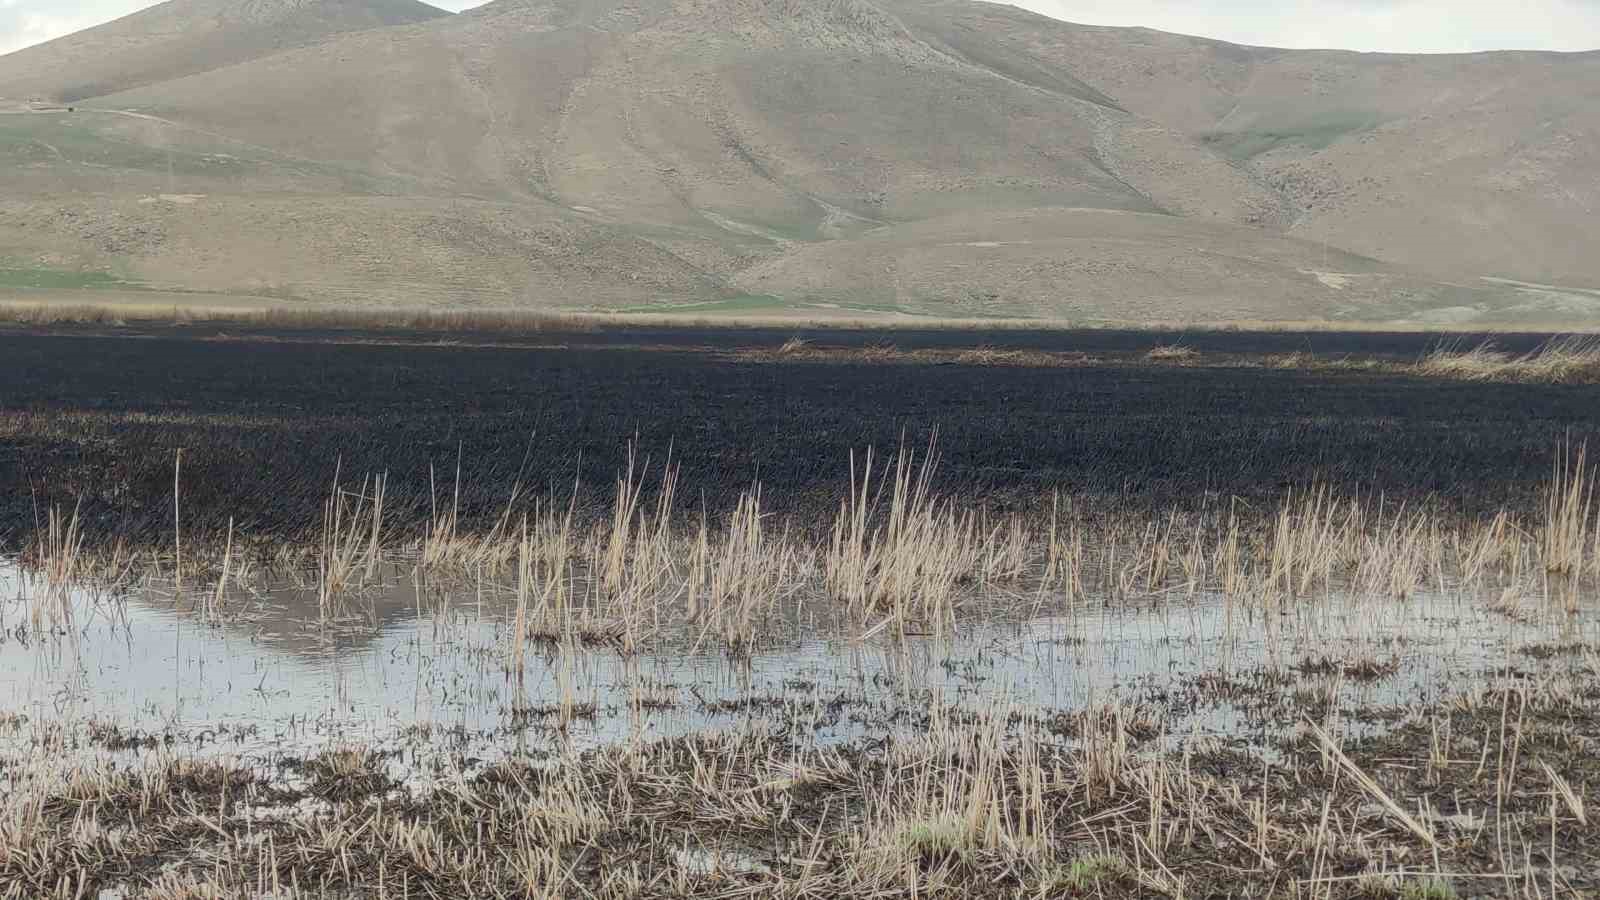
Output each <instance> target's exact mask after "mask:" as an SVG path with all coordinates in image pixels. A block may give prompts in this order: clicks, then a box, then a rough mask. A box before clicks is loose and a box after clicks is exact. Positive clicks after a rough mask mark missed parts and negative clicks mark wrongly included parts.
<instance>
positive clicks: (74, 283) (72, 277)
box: [0, 265, 139, 290]
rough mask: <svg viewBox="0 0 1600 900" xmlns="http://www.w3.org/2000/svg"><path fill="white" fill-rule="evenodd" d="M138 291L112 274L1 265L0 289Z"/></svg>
mask: <svg viewBox="0 0 1600 900" xmlns="http://www.w3.org/2000/svg"><path fill="white" fill-rule="evenodd" d="M113 287H114V288H121V289H123V290H137V289H138V288H139V285H137V284H130V283H128V282H126V281H123V280H122V279H120V278H118V277H117V276H115V275H112V274H111V273H110V272H80V271H72V270H69V269H41V268H8V267H6V266H3V265H0V288H46V289H57V290H61V289H65V290H83V289H85V288H113Z"/></svg>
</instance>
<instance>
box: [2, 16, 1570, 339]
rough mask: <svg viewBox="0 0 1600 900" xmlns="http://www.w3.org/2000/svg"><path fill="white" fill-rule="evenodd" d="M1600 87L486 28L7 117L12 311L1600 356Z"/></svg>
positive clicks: (503, 24)
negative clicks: (108, 297)
mask: <svg viewBox="0 0 1600 900" xmlns="http://www.w3.org/2000/svg"><path fill="white" fill-rule="evenodd" d="M211 2H217V0H211ZM285 3H288V0H278V3H277V5H275V6H274V7H272V10H275V11H276V12H274V13H273V14H275V15H276V14H282V13H283V11H284V10H285V9H288V8H291V7H292V8H299V7H309V6H325V7H327V8H330V9H331V8H333V7H334V6H341V7H353V6H354V4H355V3H356V0H342V3H335V2H334V0H325V2H324V3H323V4H312V3H311V2H310V0H299V2H298V3H294V4H290V5H289V6H285ZM168 5H169V6H170V5H171V4H168ZM363 6H364V8H368V9H374V8H376V7H375V6H374V5H373V0H369V2H367V3H365V4H363ZM228 8H229V9H235V10H237V9H241V8H243V7H242V6H241V4H240V3H239V2H238V0H234V2H233V3H230V4H228ZM269 11H270V10H269ZM274 21H276V20H274ZM1597 61H1600V55H1595V54H1589V55H1568V56H1561V55H1554V54H1487V55H1480V56H1468V57H1387V56H1367V55H1361V54H1346V53H1323V52H1306V51H1279V50H1269V49H1263V48H1248V47H1236V46H1233V45H1229V44H1224V43H1220V42H1216V41H1206V40H1201V39H1196V38H1186V37H1182V36H1177V35H1165V34H1161V33H1158V32H1150V31H1145V30H1139V29H1104V28H1089V27H1084V26H1076V25H1069V24H1067V23H1062V22H1056V21H1054V20H1050V19H1045V18H1043V17H1040V16H1035V15H1032V14H1029V13H1025V12H1022V11H1020V10H1016V9H1013V8H1010V7H1002V6H994V5H988V4H981V3H972V2H966V0H931V2H924V0H498V2H494V3H491V4H488V5H486V6H484V7H481V8H479V9H477V10H474V11H472V12H469V13H465V14H462V15H459V16H449V17H444V18H439V19H437V20H432V21H426V22H422V23H417V24H401V25H398V26H394V27H384V28H368V29H365V30H358V31H351V32H349V33H344V34H338V35H334V36H331V37H324V38H321V39H318V40H315V41H311V42H307V43H305V44H304V45H301V46H294V47H290V48H289V49H285V50H282V51H281V52H274V53H270V54H267V55H262V56H258V57H255V58H250V59H246V60H243V61H240V62H237V63H234V64H231V65H215V66H210V65H209V63H208V64H207V65H208V66H209V67H208V68H206V69H205V71H203V72H197V73H196V74H191V75H188V76H185V77H173V78H166V79H164V80H161V81H159V82H155V83H149V84H145V85H142V86H139V87H134V88H130V89H128V90H125V91H120V92H117V93H112V94H105V95H100V96H96V97H94V98H93V99H92V100H90V101H89V102H88V103H87V104H86V106H87V107H88V108H87V109H83V110H80V111H79V112H78V113H75V114H72V115H61V116H43V115H15V116H0V197H4V198H6V199H5V200H4V201H0V284H3V271H4V270H5V269H6V267H7V266H11V267H14V268H25V267H28V266H33V267H37V266H50V267H58V268H76V269H87V270H95V271H110V272H114V273H116V274H117V275H119V276H120V277H123V278H126V279H130V280H133V281H138V282H142V283H148V284H152V285H158V286H161V287H165V288H174V287H177V288H181V287H185V286H190V287H197V288H204V289H206V290H222V291H237V292H270V293H273V294H274V295H276V296H288V297H296V298H301V299H307V300H317V301H325V302H340V303H345V302H362V301H366V302H374V303H390V304H393V303H410V302H427V303H449V304H456V303H472V304H502V305H509V304H514V305H528V306H560V307H587V308H618V307H626V308H635V307H651V306H656V307H662V308H666V307H671V306H674V305H679V304H687V303H694V302H699V301H705V300H708V299H717V298H740V297H748V296H749V295H758V296H761V297H766V298H768V299H767V300H765V301H763V302H766V303H767V304H769V305H770V306H771V307H773V308H796V307H798V308H808V309H821V308H854V309H862V310H882V309H895V310H900V311H903V312H917V313H936V314H959V315H972V314H995V315H1001V314H1005V315H1062V316H1071V317H1077V318H1113V319H1116V318H1120V319H1130V318H1135V319H1137V318H1142V319H1154V318H1340V317H1342V318H1357V317H1359V318H1369V319H1370V318H1412V319H1415V318H1425V319H1434V320H1441V321H1442V320H1449V321H1467V320H1472V319H1474V318H1477V319H1489V318H1493V317H1495V316H1503V315H1516V316H1523V317H1537V316H1546V315H1550V316H1553V315H1557V314H1559V315H1561V316H1565V317H1569V318H1578V319H1586V318H1588V317H1600V294H1596V293H1590V292H1586V291H1584V290H1582V289H1583V288H1592V287H1594V286H1596V285H1600V259H1597V258H1591V257H1592V256H1593V255H1592V254H1589V253H1587V252H1585V247H1586V246H1587V243H1592V240H1586V239H1592V238H1593V237H1595V236H1596V235H1595V232H1596V230H1597V229H1596V226H1595V224H1594V223H1593V221H1592V218H1591V217H1588V216H1587V213H1586V212H1585V210H1586V209H1589V208H1593V204H1594V203H1600V195H1597V194H1596V191H1597V190H1600V178H1596V177H1595V175H1596V173H1600V158H1596V156H1595V153H1596V151H1595V149H1594V148H1595V142H1594V141H1593V140H1592V138H1593V137H1596V136H1600V135H1596V134H1595V130H1596V128H1595V126H1596V118H1595V117H1596V114H1597V110H1600V98H1597V96H1596V90H1597V89H1596V88H1595V87H1594V85H1596V84H1600V79H1590V78H1588V76H1589V74H1590V73H1591V72H1592V70H1593V68H1594V66H1596V65H1597V64H1600V62H1597ZM0 62H4V59H0ZM196 64H198V63H196ZM1596 74H1600V73H1596ZM1485 276H1496V277H1502V278H1512V279H1519V280H1522V281H1530V282H1541V283H1544V282H1550V283H1557V284H1564V285H1567V286H1568V288H1570V290H1553V289H1543V288H1540V289H1535V288H1529V287H1526V286H1524V287H1514V286H1508V285H1506V284H1505V283H1503V282H1491V281H1487V280H1485ZM740 302H745V301H740Z"/></svg>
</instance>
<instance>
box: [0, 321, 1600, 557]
mask: <svg viewBox="0 0 1600 900" xmlns="http://www.w3.org/2000/svg"><path fill="white" fill-rule="evenodd" d="M794 337H797V335H796V334H795V333H794V332H791V331H786V330H785V331H778V330H771V331H761V330H731V329H730V330H705V329H701V330H687V329H660V330H644V329H626V330H623V329H619V330H615V331H606V330H602V331H587V332H581V333H580V332H574V333H547V334H541V335H537V336H530V337H523V338H507V337H505V336H494V335H489V336H485V335H472V334H445V335H441V334H437V333H429V334H422V333H416V334H409V333H393V332H389V333H384V334H382V335H376V336H375V335H371V334H360V333H354V332H320V333H305V332H271V331H255V332H243V333H241V332H239V331H237V330H234V331H230V332H227V333H222V332H219V331H218V330H216V329H214V328H210V327H204V328H191V329H182V328H169V329H161V328H149V329H143V330H120V331H104V330H101V331H89V330H79V331H76V332H74V331H72V330H70V329H69V330H66V331H57V332H55V333H26V332H18V331H13V332H11V333H6V334H0V358H3V359H5V360H6V364H5V365H4V366H3V367H0V498H3V499H0V538H3V539H4V540H5V542H6V543H7V544H9V545H11V546H13V547H15V546H16V545H17V543H18V542H19V541H20V540H22V536H23V534H24V533H31V531H32V530H33V529H34V523H35V521H36V514H38V511H39V510H43V509H47V508H48V507H49V506H50V505H52V504H55V505H60V506H63V507H68V508H70V507H72V506H74V505H76V504H79V503H81V504H82V519H83V522H84V525H85V530H86V533H87V535H88V536H89V538H90V540H91V543H92V542H95V541H97V540H99V539H106V538H111V537H120V538H123V539H125V540H127V541H129V542H130V543H132V544H139V543H156V542H161V541H166V540H167V539H169V537H170V530H171V522H172V506H173V480H174V478H173V476H174V463H175V459H176V457H177V453H178V451H179V450H180V449H181V450H182V451H183V461H182V469H181V479H180V493H181V506H182V510H183V518H184V521H185V522H186V527H187V528H188V529H190V530H192V531H193V533H195V534H205V533H208V532H211V533H214V532H216V531H218V530H220V529H223V528H225V526H226V523H227V521H228V519H229V518H233V519H234V520H235V523H236V526H237V527H238V529H239V530H240V531H241V532H242V533H250V534H257V535H262V536H269V537H273V538H276V539H286V538H287V539H293V538H299V537H303V536H304V534H305V533H306V530H307V529H308V528H313V527H317V526H318V525H319V523H320V514H321V508H322V504H323V502H324V501H325V499H326V497H327V496H328V490H329V485H330V484H331V483H332V481H333V479H334V477H335V474H336V471H339V472H342V473H343V477H344V478H346V479H347V480H349V479H359V477H360V476H361V475H363V474H367V473H378V472H388V473H389V474H390V479H391V484H390V490H391V500H390V504H391V509H392V510H393V517H392V519H391V521H394V522H396V523H399V524H401V525H406V524H412V525H415V524H419V523H420V521H421V519H422V518H423V517H424V516H425V515H426V513H427V510H428V508H429V505H430V497H429V495H430V479H431V481H432V492H433V493H434V494H435V495H436V496H437V497H438V498H440V500H441V501H443V500H444V499H447V498H449V497H452V496H453V495H454V493H455V491H456V470H457V465H458V461H459V466H460V473H461V476H460V496H461V504H462V512H463V521H464V522H466V523H472V522H475V521H476V522H485V521H488V520H489V519H490V518H492V517H493V516H495V515H498V514H499V513H500V512H501V511H502V510H503V508H504V506H505V502H506V491H507V485H509V484H511V483H513V482H515V481H516V480H518V476H519V473H520V476H521V480H522V481H523V483H524V486H525V488H526V489H527V491H528V494H527V496H544V497H546V498H548V497H549V496H550V495H552V494H553V495H555V496H557V497H562V498H564V497H566V496H568V495H569V494H570V492H571V490H572V487H573V485H574V483H575V482H576V483H578V484H579V485H580V496H581V497H583V498H584V499H585V500H594V501H603V500H604V499H605V497H606V496H608V494H609V492H610V490H611V489H612V485H613V482H614V478H615V476H616V473H617V471H618V470H619V468H621V467H622V465H623V464H624V460H625V456H626V453H627V447H628V444H629V442H630V441H636V442H637V445H638V448H639V451H640V453H641V455H643V456H649V457H651V458H652V460H653V461H654V464H655V465H660V463H661V462H662V461H664V460H665V459H666V458H667V455H668V452H669V450H670V452H671V458H672V460H673V461H674V462H675V463H676V464H677V465H678V466H680V490H679V497H680V498H681V500H682V502H683V503H684V504H685V505H687V506H693V507H696V508H698V507H700V506H701V505H702V504H704V505H706V506H707V507H710V508H712V509H718V508H722V507H724V506H727V505H729V504H730V503H731V502H732V499H733V498H734V497H735V496H736V495H737V493H738V492H739V491H740V490H742V489H743V488H745V487H747V486H748V485H749V484H750V482H751V481H753V480H757V479H759V480H760V481H761V482H762V483H763V484H764V485H765V487H766V490H767V493H768V496H769V497H770V498H772V501H773V506H774V508H778V509H782V510H785V511H786V513H788V514H790V515H793V516H795V517H796V518H797V519H799V520H801V522H802V524H814V523H815V522H817V521H820V520H821V519H822V518H824V517H826V516H827V515H831V513H832V512H833V509H834V504H835V503H836V502H837V497H838V496H839V495H840V493H841V491H842V490H843V487H844V485H845V484H846V482H847V478H848V471H849V469H848V466H849V459H850V454H851V452H852V451H856V452H857V454H859V453H860V452H861V451H863V450H865V449H866V448H868V447H875V448H877V450H878V451H879V452H880V454H881V453H883V452H885V451H891V450H893V449H894V448H895V447H896V446H897V445H898V444H900V443H901V442H902V440H903V441H905V442H907V443H909V444H912V445H916V446H920V445H923V444H925V443H926V442H927V441H928V439H929V437H930V436H931V435H932V434H933V433H934V432H935V431H937V444H938V448H939V452H940V454H941V456H942V466H941V469H940V480H941V482H942V484H943V485H945V486H948V487H949V488H951V489H954V490H959V491H961V492H963V493H969V494H971V495H972V496H974V497H982V498H984V500H985V501H986V502H987V503H988V504H990V505H992V506H994V507H996V508H1001V509H1005V508H1012V509H1015V508H1018V507H1023V508H1026V507H1030V506H1035V505H1037V504H1039V503H1040V502H1041V501H1043V502H1047V501H1048V497H1049V495H1050V494H1051V492H1052V491H1053V490H1056V489H1060V490H1061V491H1063V492H1064V493H1068V494H1071V495H1073V496H1075V497H1077V498H1079V499H1080V502H1090V503H1101V504H1105V505H1107V506H1108V507H1115V508H1118V509H1127V508H1138V507H1148V508H1152V509H1154V508H1167V507H1172V506H1180V507H1190V508H1192V507H1198V506H1206V505H1211V506H1215V505H1218V504H1230V503H1235V504H1236V503H1238V502H1244V503H1246V504H1250V503H1260V502H1264V501H1266V500H1267V499H1269V498H1272V497H1276V496H1279V495H1281V494H1282V493H1283V492H1284V491H1285V490H1286V489H1288V488H1290V487H1292V486H1297V485H1306V484H1309V483H1311V482H1313V481H1320V482H1322V483H1325V484H1328V485H1329V486H1330V487H1332V488H1335V489H1336V490H1337V491H1339V492H1341V493H1349V494H1354V493H1361V494H1370V495H1378V494H1381V495H1384V496H1385V497H1387V498H1390V499H1392V500H1394V501H1395V502H1407V503H1420V502H1436V503H1443V504H1445V505H1447V506H1449V507H1451V508H1453V509H1456V510H1459V511H1461V512H1464V513H1478V512H1481V511H1484V510H1488V509H1493V508H1498V507H1501V506H1509V507H1512V508H1518V507H1521V508H1526V507H1528V506H1529V505H1530V504H1532V503H1535V502H1536V501H1537V497H1536V492H1537V490H1536V489H1537V486H1538V485H1539V484H1540V483H1542V481H1543V479H1545V478H1546V477H1547V476H1548V474H1549V466H1550V461H1549V460H1550V456H1549V454H1550V448H1551V447H1552V446H1553V445H1554V444H1555V443H1556V442H1558V441H1560V440H1562V439H1563V438H1568V437H1570V439H1571V440H1572V441H1573V442H1575V443H1576V442H1582V441H1584V440H1585V439H1587V438H1589V437H1592V436H1594V435H1596V434H1600V387H1596V386H1594V385H1589V384H1579V385H1528V384H1507V383H1466V382H1460V381H1450V380H1439V379H1432V378H1421V377H1416V376H1414V375H1411V374H1407V373H1406V372H1405V371H1404V370H1403V369H1398V368H1396V365H1397V364H1401V363H1407V362H1410V361H1414V360H1415V359H1417V358H1418V357H1420V356H1421V355H1422V354H1425V353H1426V352H1427V351H1428V350H1429V348H1430V347H1434V346H1437V345H1438V343H1439V340H1440V339H1439V338H1438V337H1436V336H1429V335H1409V334H1348V333H1307V334H1294V333H1279V332H1274V333H1247V332H1207V333H1197V334H1187V335H1172V334H1151V333H1135V332H1113V331H1086V332H1023V331H1002V332H995V333H990V334H981V333H970V332H938V331H934V332H904V333H892V334H888V333H884V332H881V331H856V332H852V331H832V332H813V333H803V334H800V335H798V337H799V338H800V339H802V340H805V341H806V342H807V343H806V344H805V346H806V348H807V352H806V353H804V354H792V353H791V354H783V353H780V352H778V348H780V347H781V346H782V345H783V344H784V343H785V341H787V340H789V339H790V338H794ZM1478 339H1479V338H1478V337H1467V338H1458V339H1457V340H1458V341H1461V342H1463V343H1472V342H1474V341H1476V340H1478ZM1499 340H1500V343H1501V345H1502V346H1504V347H1506V348H1507V349H1510V350H1519V349H1522V345H1523V344H1526V345H1528V346H1529V347H1532V346H1534V345H1536V344H1537V343H1538V341H1539V340H1540V338H1538V337H1536V336H1522V337H1512V338H1502V339H1499ZM1171 344H1177V345H1180V346H1183V347H1187V348H1190V349H1192V350H1194V351H1195V354H1194V355H1192V356H1190V357H1188V358H1185V359H1181V360H1178V361H1152V360H1149V359H1147V358H1146V356H1145V354H1146V353H1147V351H1149V350H1150V349H1151V348H1152V347H1155V346H1159V345H1171ZM979 347H981V348H984V351H985V353H987V356H983V355H977V356H975V355H974V354H973V353H972V352H971V348H979ZM961 348H968V349H967V350H966V351H963V350H962V349H961ZM1282 354H1301V356H1300V357H1293V356H1290V357H1284V356H1282ZM1285 358H1287V359H1289V360H1290V362H1291V363H1292V362H1293V361H1294V360H1295V359H1297V358H1304V359H1313V360H1322V361H1324V362H1325V365H1322V366H1313V367H1307V366H1287V365H1282V364H1281V362H1278V363H1274V362H1273V360H1279V361H1281V360H1283V359H1285ZM963 360H969V361H963ZM970 360H977V361H970ZM996 363H998V364H996ZM1235 498H1237V499H1235Z"/></svg>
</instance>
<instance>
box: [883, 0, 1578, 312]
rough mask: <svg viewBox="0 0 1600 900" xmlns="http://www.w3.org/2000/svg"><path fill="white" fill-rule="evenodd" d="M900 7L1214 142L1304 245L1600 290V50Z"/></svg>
mask: <svg viewBox="0 0 1600 900" xmlns="http://www.w3.org/2000/svg"><path fill="white" fill-rule="evenodd" d="M895 3H896V6H895V8H896V9H904V10H907V13H906V15H907V16H908V18H910V19H911V20H912V21H915V22H916V23H918V26H919V27H920V28H922V29H924V30H926V31H927V32H929V33H930V34H935V35H938V36H940V37H945V38H948V39H951V40H955V39H958V38H957V37H951V36H958V37H959V39H961V40H968V41H971V42H975V43H979V44H981V45H982V46H984V47H986V48H990V49H989V50H988V51H987V52H989V53H991V54H993V55H995V56H996V57H998V58H1002V59H1004V60H1006V62H1007V64H1008V65H1009V66H1011V67H1012V68H1015V69H1026V70H1029V71H1045V72H1060V73H1065V74H1066V75H1069V76H1071V77H1074V78H1077V79H1080V80H1081V81H1082V82H1083V83H1084V84H1086V85H1088V86H1089V87H1090V88H1091V89H1093V90H1096V91H1100V92H1102V93H1104V94H1106V95H1107V96H1112V97H1115V98H1116V99H1117V101H1118V103H1120V104H1121V105H1123V106H1124V107H1126V108H1127V109H1129V110H1130V111H1132V112H1134V113H1136V114H1138V115H1141V116H1145V117H1148V118H1150V119H1152V120H1154V121H1157V122H1160V123H1162V124H1163V125H1165V126H1167V127H1169V128H1172V129H1173V130H1176V131H1179V132H1182V133H1184V134H1186V135H1189V136H1191V137H1194V138H1196V139H1198V140H1200V141H1201V142H1203V143H1204V144H1205V145H1206V146H1207V147H1208V148H1209V149H1211V150H1212V151H1214V152H1215V153H1216V154H1217V155H1219V156H1221V157H1224V158H1226V159H1228V160H1230V161H1232V162H1234V163H1236V164H1237V165H1238V166H1240V168H1242V169H1243V170H1245V171H1248V172H1250V173H1251V174H1252V175H1254V176H1255V177H1257V178H1258V179H1259V180H1261V181H1262V182H1263V183H1265V184H1267V185H1270V186H1271V187H1272V189H1273V190H1274V191H1275V192H1276V193H1278V194H1279V195H1280V196H1281V198H1282V200H1283V203H1284V209H1285V213H1286V216H1287V219H1286V222H1285V227H1286V228H1287V230H1288V231H1289V233H1291V234H1294V235H1297V236H1301V237H1304V238H1306V239H1308V240H1312V241H1316V242H1322V241H1327V242H1329V243H1332V244H1333V245H1335V246H1339V247H1343V248H1345V249H1348V250H1351V251H1354V252H1357V253H1361V254H1364V255H1368V256H1373V257H1376V258H1378V259H1383V260H1388V261H1391V262H1395V263H1400V264H1404V265H1410V266H1416V267H1419V268H1422V269H1424V270H1426V271H1429V272H1432V273H1434V274H1436V275H1439V276H1441V277H1460V276H1462V275H1464V274H1468V273H1476V274H1500V275H1508V276H1514V277H1519V278H1526V279H1529V280H1534V281H1556V282H1574V283H1577V284H1580V285H1588V286H1594V285H1596V284H1600V263H1597V261H1596V259H1595V257H1594V254H1593V253H1591V252H1590V251H1589V247H1590V246H1591V245H1592V243H1593V240H1594V238H1595V237H1596V236H1597V234H1596V232H1597V231H1600V229H1597V226H1596V225H1595V220H1594V215H1595V213H1596V212H1597V211H1600V53H1580V54H1558V53H1481V54H1466V55H1449V54H1439V55H1434V54H1429V55H1420V54H1419V55H1403V54H1366V53H1350V52H1344V51H1304V50H1273V49H1268V48H1256V47H1240V46H1236V45H1232V44H1226V43H1223V42H1220V41H1212V40H1205V39H1201V38H1190V37H1184V36H1181V35H1172V34H1163V33H1161V32H1155V31H1150V30H1148V29H1126V28H1093V27H1087V26H1079V25H1070V24H1067V23H1063V22H1057V21H1055V20H1052V19H1048V18H1045V17H1043V16H1037V15H1033V14H1031V13H1027V12H1024V11H1022V10H1018V9H1015V8H1012V7H1005V6H998V5H990V4H980V3H967V2H957V0H931V2H921V0H895Z"/></svg>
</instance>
